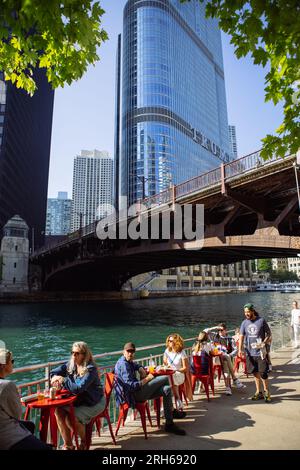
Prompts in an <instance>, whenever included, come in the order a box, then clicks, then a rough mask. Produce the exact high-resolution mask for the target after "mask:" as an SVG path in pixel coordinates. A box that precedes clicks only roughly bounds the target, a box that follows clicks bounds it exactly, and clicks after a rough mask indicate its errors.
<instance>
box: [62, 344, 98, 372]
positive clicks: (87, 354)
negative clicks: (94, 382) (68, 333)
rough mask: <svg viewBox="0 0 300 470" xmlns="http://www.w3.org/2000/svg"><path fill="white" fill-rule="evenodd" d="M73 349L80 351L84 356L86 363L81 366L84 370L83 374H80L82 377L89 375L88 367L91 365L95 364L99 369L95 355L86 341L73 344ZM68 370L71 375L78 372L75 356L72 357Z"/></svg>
mask: <svg viewBox="0 0 300 470" xmlns="http://www.w3.org/2000/svg"><path fill="white" fill-rule="evenodd" d="M73 348H77V349H79V352H81V353H82V354H84V361H83V363H82V365H81V366H82V370H83V372H82V373H81V374H80V375H81V376H83V375H85V374H86V373H87V366H88V365H89V364H93V365H94V366H95V367H97V366H96V363H95V361H94V358H93V355H92V351H91V350H90V348H89V347H88V345H87V344H86V343H85V342H84V341H75V343H73V345H72V350H73ZM67 370H68V372H69V374H72V373H74V372H77V366H76V364H75V361H74V357H73V355H71V358H70V360H69V363H68V367H67Z"/></svg>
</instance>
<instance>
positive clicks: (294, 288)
mask: <svg viewBox="0 0 300 470" xmlns="http://www.w3.org/2000/svg"><path fill="white" fill-rule="evenodd" d="M256 291H259V292H283V293H285V292H287V293H288V292H300V282H295V281H290V282H289V281H287V282H281V283H279V282H278V283H273V282H265V283H264V284H258V285H257V286H256Z"/></svg>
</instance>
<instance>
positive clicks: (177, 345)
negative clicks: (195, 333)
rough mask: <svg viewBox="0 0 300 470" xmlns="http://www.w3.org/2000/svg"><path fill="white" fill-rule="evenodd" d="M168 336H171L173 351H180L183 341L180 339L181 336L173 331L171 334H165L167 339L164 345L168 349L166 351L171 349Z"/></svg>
mask: <svg viewBox="0 0 300 470" xmlns="http://www.w3.org/2000/svg"><path fill="white" fill-rule="evenodd" d="M170 338H173V349H174V351H175V352H177V353H178V352H181V351H182V350H183V348H184V341H183V339H182V337H181V336H180V335H179V334H177V333H174V334H173V335H169V336H167V339H166V347H167V349H168V351H169V352H170V351H172V347H170V346H169V339H170Z"/></svg>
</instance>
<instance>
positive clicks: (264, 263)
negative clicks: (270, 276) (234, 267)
mask: <svg viewBox="0 0 300 470" xmlns="http://www.w3.org/2000/svg"><path fill="white" fill-rule="evenodd" d="M257 271H263V272H270V271H272V260H270V259H258V260H257Z"/></svg>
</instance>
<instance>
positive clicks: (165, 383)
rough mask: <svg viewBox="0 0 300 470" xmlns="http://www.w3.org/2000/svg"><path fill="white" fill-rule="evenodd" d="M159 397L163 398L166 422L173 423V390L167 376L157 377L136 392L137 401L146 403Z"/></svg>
mask: <svg viewBox="0 0 300 470" xmlns="http://www.w3.org/2000/svg"><path fill="white" fill-rule="evenodd" d="M158 397H163V405H164V413H165V418H166V422H167V423H171V422H173V403H172V388H171V386H170V383H169V379H168V377H167V376H160V377H155V378H154V379H152V380H151V381H150V382H148V383H146V384H145V385H143V386H142V388H141V389H140V390H139V391H138V392H134V398H135V400H136V401H146V400H149V399H152V398H158Z"/></svg>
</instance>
